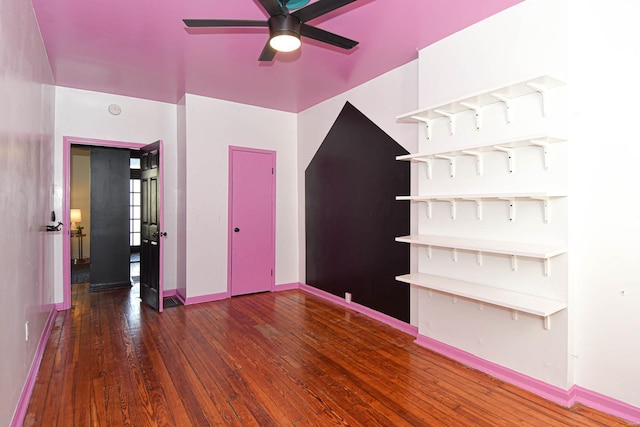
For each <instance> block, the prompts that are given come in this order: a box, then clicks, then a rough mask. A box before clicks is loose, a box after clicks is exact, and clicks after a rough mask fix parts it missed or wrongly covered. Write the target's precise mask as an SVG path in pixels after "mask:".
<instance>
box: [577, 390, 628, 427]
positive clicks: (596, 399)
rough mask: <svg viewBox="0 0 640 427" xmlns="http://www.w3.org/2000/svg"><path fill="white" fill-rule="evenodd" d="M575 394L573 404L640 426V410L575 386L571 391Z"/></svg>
mask: <svg viewBox="0 0 640 427" xmlns="http://www.w3.org/2000/svg"><path fill="white" fill-rule="evenodd" d="M570 392H571V393H572V394H573V398H574V402H571V404H573V403H582V404H583V405H585V406H588V407H590V408H593V409H597V410H598V411H602V412H606V413H607V414H611V415H614V416H616V417H619V418H622V419H625V420H627V421H631V422H633V423H635V424H640V408H638V407H635V406H632V405H629V404H628V403H624V402H621V401H619V400H617V399H613V398H611V397H609V396H605V395H603V394H600V393H596V392H595V391H591V390H588V389H586V388H583V387H580V386H573V387H572V388H571V390H570Z"/></svg>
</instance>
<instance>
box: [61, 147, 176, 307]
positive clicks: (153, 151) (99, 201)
mask: <svg viewBox="0 0 640 427" xmlns="http://www.w3.org/2000/svg"><path fill="white" fill-rule="evenodd" d="M63 152H64V163H63V207H62V208H63V209H62V216H63V222H64V224H67V225H66V226H65V228H64V232H63V239H62V247H63V302H62V305H61V307H60V308H61V309H69V308H71V295H72V292H71V286H72V284H73V286H76V284H81V283H83V284H85V286H86V287H87V289H88V290H90V291H102V290H109V289H115V288H128V289H131V298H138V299H142V301H143V302H144V303H145V304H146V305H149V306H151V307H153V308H154V309H156V310H158V311H162V307H163V304H162V295H163V284H162V279H163V274H162V273H163V272H162V270H163V268H162V259H163V245H162V244H161V241H162V239H160V237H164V236H166V233H164V232H162V231H161V229H160V225H161V224H162V221H163V212H162V206H163V203H162V188H163V185H162V181H163V179H162V173H161V170H162V167H161V165H162V163H163V162H162V141H157V142H155V143H152V144H148V145H145V144H138V143H128V142H118V141H104V140H93V139H85V138H75V137H73V138H72V137H64V138H63ZM83 168H84V171H82V169H83ZM145 170H146V171H147V172H145ZM145 173H146V175H145ZM149 176H151V178H149ZM145 177H146V178H145ZM145 189H146V191H145ZM145 212H146V218H147V219H146V220H145ZM78 213H79V214H80V215H78ZM72 214H73V216H72ZM72 222H73V225H72V224H71V223H72ZM145 229H146V230H147V231H149V230H151V233H150V236H151V237H149V238H147V237H145V235H144V230H145ZM147 234H149V233H147ZM145 242H146V243H145ZM145 254H146V255H145ZM74 289H77V288H74Z"/></svg>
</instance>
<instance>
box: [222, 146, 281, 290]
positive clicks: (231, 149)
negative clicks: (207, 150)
mask: <svg viewBox="0 0 640 427" xmlns="http://www.w3.org/2000/svg"><path fill="white" fill-rule="evenodd" d="M236 151H244V152H249V153H260V154H269V155H271V156H273V157H272V158H273V170H274V173H273V175H272V177H273V178H272V179H273V187H272V188H273V192H272V193H271V207H272V212H271V218H272V224H271V231H272V233H271V236H272V244H271V254H270V255H269V256H270V259H271V265H272V266H273V276H271V285H270V290H271V291H272V292H273V291H274V290H275V280H276V173H277V168H276V164H275V163H276V152H275V151H273V150H263V149H259V148H248V147H239V146H233V145H230V146H229V178H228V182H229V189H228V213H227V216H228V230H227V295H228V296H229V297H230V296H231V293H232V289H231V270H232V263H231V253H232V240H233V186H232V184H233V182H232V181H233V153H234V152H236Z"/></svg>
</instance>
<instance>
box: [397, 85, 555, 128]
mask: <svg viewBox="0 0 640 427" xmlns="http://www.w3.org/2000/svg"><path fill="white" fill-rule="evenodd" d="M563 84H564V82H562V81H561V80H558V79H556V78H553V77H550V76H540V77H536V78H533V79H529V80H525V81H522V82H518V83H514V84H510V85H507V86H502V87H498V88H495V89H490V90H486V91H482V92H479V93H476V94H472V95H470V96H467V97H464V98H462V99H458V100H455V101H452V102H448V103H446V104H440V105H434V106H432V107H428V108H421V109H419V110H415V111H411V112H409V113H406V114H402V115H400V116H398V117H397V120H398V121H399V122H408V123H424V124H425V125H426V127H427V139H430V138H431V124H432V122H433V120H439V119H443V118H444V119H448V120H449V132H450V133H451V135H453V134H455V130H456V115H457V114H458V113H461V112H464V111H474V112H475V114H476V129H478V130H480V129H481V128H482V109H483V107H486V106H487V105H491V104H495V103H497V102H501V103H503V104H504V106H505V118H506V120H507V122H511V101H512V100H513V99H514V98H518V97H521V96H524V95H529V94H532V93H536V92H537V93H539V94H540V96H541V97H542V113H543V115H544V114H545V111H546V101H545V100H546V98H545V92H546V91H548V90H549V89H552V88H554V87H557V86H560V85H563Z"/></svg>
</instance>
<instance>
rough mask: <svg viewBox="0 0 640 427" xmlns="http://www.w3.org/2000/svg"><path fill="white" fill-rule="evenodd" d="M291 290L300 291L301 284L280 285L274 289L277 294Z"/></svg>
mask: <svg viewBox="0 0 640 427" xmlns="http://www.w3.org/2000/svg"><path fill="white" fill-rule="evenodd" d="M291 289H300V283H298V282H293V283H281V284H279V285H275V287H274V288H273V290H274V291H275V292H280V291H290V290H291Z"/></svg>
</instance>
